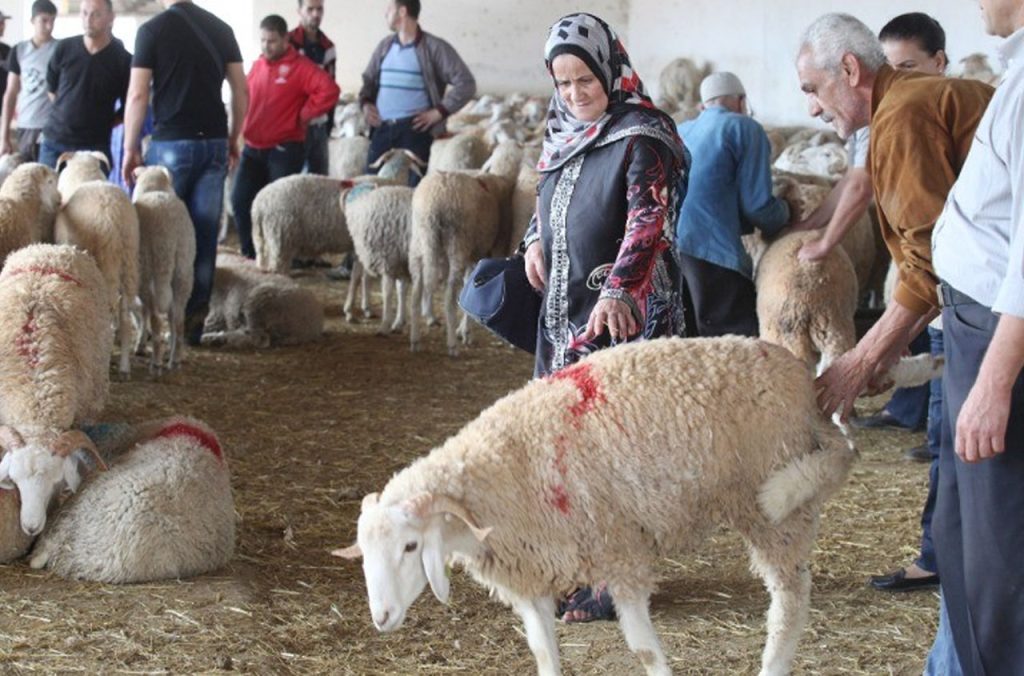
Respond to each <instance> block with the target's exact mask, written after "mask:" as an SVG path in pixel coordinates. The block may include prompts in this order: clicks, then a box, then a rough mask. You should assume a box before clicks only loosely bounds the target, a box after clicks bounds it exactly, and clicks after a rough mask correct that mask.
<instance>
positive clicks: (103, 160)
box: [89, 150, 110, 174]
mask: <svg viewBox="0 0 1024 676" xmlns="http://www.w3.org/2000/svg"><path fill="white" fill-rule="evenodd" d="M89 154H90V155H92V156H93V157H95V158H96V160H97V161H98V162H99V163H100V166H102V167H103V173H105V174H109V173H110V160H108V159H107V156H106V155H105V154H103V153H101V152H100V151H98V150H93V151H92V152H91V153H89Z"/></svg>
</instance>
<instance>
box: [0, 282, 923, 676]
mask: <svg viewBox="0 0 1024 676" xmlns="http://www.w3.org/2000/svg"><path fill="white" fill-rule="evenodd" d="M302 281H303V283H304V284H308V285H309V286H310V287H311V288H314V289H315V290H316V291H317V293H318V294H320V295H321V296H322V297H323V298H324V299H325V300H326V301H327V302H329V306H328V314H329V317H328V319H329V321H328V327H327V333H326V335H325V337H324V339H323V340H322V341H320V342H319V343H317V344H314V345H312V346H306V347H301V348H289V349H274V350H268V351H260V352H255V351H245V352H239V351H234V352H232V351H216V350H205V349H204V350H194V351H192V353H191V355H190V357H189V361H188V363H187V365H186V366H185V367H184V369H183V370H181V371H179V372H177V373H174V374H172V375H170V376H167V377H165V378H164V379H163V380H161V381H159V382H156V381H153V380H152V379H150V378H149V377H147V376H146V375H145V367H144V365H143V364H142V363H141V362H137V363H136V364H135V379H134V380H133V381H132V382H130V383H115V384H114V385H113V386H112V393H111V399H110V402H109V405H108V408H107V411H106V414H105V418H106V420H110V421H142V420H147V419H152V418H157V417H163V416H167V415H171V414H188V415H192V416H195V417H198V418H200V419H203V420H205V421H207V422H208V423H209V424H210V425H211V426H213V427H214V429H216V430H217V432H218V433H219V435H220V438H221V441H222V443H223V444H224V446H225V449H226V451H227V453H228V457H229V459H230V463H231V468H232V475H233V485H234V492H235V500H236V505H237V512H238V518H239V521H238V523H239V527H238V545H237V555H236V557H235V560H234V562H233V563H232V564H231V565H229V566H228V567H227V568H225V569H224V570H221V571H219V572H218V573H217V574H215V575H210V576H206V577H202V578H199V579H193V580H185V581H173V582H163V583H158V584H147V585H137V586H124V587H117V586H106V585H99V584H91V583H76V582H68V581H65V580H62V579H60V578H57V577H55V576H52V575H50V574H48V573H46V572H37V571H33V570H31V569H30V568H28V566H27V564H26V563H25V562H24V561H21V562H16V563H13V564H11V565H8V566H3V567H0V673H4V674H23V673H88V674H100V673H102V674H163V673H174V674H184V673H222V672H229V671H234V672H240V673H253V674H412V673H419V674H511V673H519V674H525V673H530V672H531V671H532V670H533V668H534V667H533V660H532V658H531V656H530V653H529V650H528V649H527V646H526V642H525V639H524V637H523V634H522V631H521V629H520V626H519V623H518V621H517V619H516V617H515V616H514V614H513V613H512V611H511V610H509V609H507V608H504V607H503V606H501V605H499V604H498V603H496V602H493V601H490V600H489V599H488V598H487V595H486V593H485V592H484V591H483V590H482V589H481V588H480V587H478V586H477V585H476V584H475V583H473V582H472V581H471V580H470V579H469V578H468V577H466V576H464V575H462V574H458V573H457V574H456V575H455V579H454V580H453V585H452V589H453V593H452V602H451V604H450V606H448V607H444V606H441V605H440V604H438V603H437V602H436V601H435V600H434V599H433V597H432V596H431V595H430V593H429V592H426V593H425V594H424V595H423V596H422V597H421V598H420V599H419V600H418V601H417V603H416V604H415V605H414V606H413V608H412V609H411V610H410V613H409V616H408V619H407V622H406V625H405V626H404V627H403V628H402V630H401V631H399V632H397V633H395V634H391V635H379V634H377V632H376V631H375V630H374V628H373V626H372V625H371V623H370V618H369V613H368V610H367V606H366V598H365V590H364V585H363V580H362V570H361V568H360V567H359V565H357V564H353V563H349V562H344V561H341V560H339V559H335V558H333V557H331V556H330V555H329V552H330V550H331V549H332V548H335V547H337V546H339V545H347V544H349V543H350V542H351V540H352V539H353V536H354V528H355V520H356V517H357V514H358V510H359V502H360V499H361V497H362V496H363V495H364V494H365V493H368V492H371V491H374V490H378V489H380V488H381V487H382V486H383V485H384V483H385V482H386V481H387V479H388V478H389V477H390V476H391V474H392V473H393V472H394V471H396V470H397V469H399V468H401V467H403V466H405V465H406V464H408V463H409V462H410V461H411V460H412V459H414V458H416V457H418V456H420V455H422V454H424V453H426V452H427V451H429V450H430V449H431V448H432V447H433V446H434V445H436V444H439V443H440V442H441V441H443V440H444V439H445V438H447V437H448V436H450V435H451V434H453V433H454V432H456V431H457V430H458V429H459V428H460V427H461V426H462V425H463V424H464V423H465V422H467V421H469V420H471V419H472V418H473V417H474V416H475V415H476V414H477V413H478V412H479V411H480V410H481V409H483V408H484V407H486V406H487V405H488V404H490V403H491V402H492V401H494V400H495V399H496V398H498V397H500V396H501V395H503V394H505V393H506V392H508V391H509V390H511V389H514V388H516V387H518V386H520V385H521V384H523V383H524V382H525V381H526V380H527V378H528V377H529V376H530V373H531V359H530V357H529V356H527V355H525V354H523V353H516V352H513V351H512V350H511V349H509V348H506V347H503V346H501V345H500V344H498V343H497V342H496V341H495V340H493V339H490V338H487V337H484V335H483V331H482V330H478V332H477V334H476V335H477V339H478V340H477V344H476V345H475V346H473V347H472V348H470V349H468V350H466V351H465V352H464V353H463V355H462V356H461V357H460V358H459V359H457V360H452V359H450V358H448V357H447V356H445V355H444V350H443V341H442V338H441V336H440V335H439V332H438V330H437V329H432V330H431V332H430V333H429V334H428V336H427V344H426V349H425V351H424V352H421V353H418V354H411V353H410V352H409V351H408V348H407V343H406V340H405V338H404V337H390V338H379V337H376V336H375V335H374V329H375V326H376V323H375V320H374V321H371V322H367V323H363V324H359V325H348V324H345V323H344V322H343V320H342V319H341V318H340V316H339V315H340V312H339V309H338V307H339V303H340V300H341V298H342V292H343V290H344V285H343V284H339V283H334V282H326V281H324V280H323V278H322V276H320V275H319V274H318V273H312V274H309V275H307V276H305V277H304V278H303V280H302ZM880 403H881V402H878V401H872V402H868V404H869V405H868V406H867V408H870V405H871V404H874V405H880ZM921 436H922V435H914V434H902V433H893V432H888V433H886V432H880V433H862V434H861V435H860V436H859V437H858V445H859V447H860V450H861V453H862V458H861V460H860V462H859V464H858V465H857V466H856V468H855V470H854V473H853V476H852V479H851V481H850V483H849V485H848V486H847V487H846V488H845V489H844V490H843V492H842V493H841V494H840V495H839V496H838V498H837V499H836V500H834V501H833V502H832V503H831V505H830V506H829V508H828V510H827V512H826V514H825V517H824V522H823V527H822V534H821V537H820V538H819V542H818V551H817V553H816V555H815V559H814V592H813V610H812V614H811V621H810V625H809V627H808V630H807V631H806V633H805V635H804V637H803V640H802V642H801V644H800V648H799V652H798V657H797V662H796V673H799V674H889V673H892V674H913V673H920V668H921V666H922V663H923V659H924V655H925V653H926V651H927V648H928V646H929V645H930V640H931V637H932V635H933V632H934V627H935V620H936V608H937V599H936V596H935V595H934V594H933V593H930V592H925V593H916V594H910V595H889V594H883V593H878V592H875V591H872V590H870V589H869V588H868V587H867V585H866V580H867V578H868V576H869V575H871V574H876V573H881V572H884V571H887V570H889V569H890V568H893V567H895V566H896V565H897V564H902V563H905V562H908V561H909V560H911V559H912V557H913V556H914V554H915V552H916V548H917V543H918V538H919V527H918V524H917V520H918V515H919V512H920V507H921V505H922V503H923V501H924V496H925V491H926V485H927V468H926V466H923V465H918V464H910V463H907V462H906V461H904V460H902V458H901V450H902V449H904V448H906V447H908V446H911V445H915V444H917V443H920V440H921ZM664 570H665V574H666V582H665V584H664V585H663V586H662V587H661V589H660V591H659V592H658V594H657V595H656V596H655V597H654V599H653V601H652V609H653V617H654V621H655V625H656V627H657V629H658V631H659V633H660V635H661V638H662V640H663V642H664V644H665V649H666V652H667V654H668V655H669V656H670V659H671V662H672V664H673V667H674V669H675V671H676V673H680V674H741V673H755V672H756V671H757V668H758V666H759V658H760V651H761V647H762V644H763V640H764V630H763V618H764V613H765V610H766V608H767V603H768V597H767V594H766V593H765V592H764V590H763V588H762V587H761V584H760V582H759V581H758V580H756V579H755V578H754V577H753V576H752V575H751V574H750V572H749V570H748V564H747V557H746V552H745V550H744V548H743V545H742V543H741V542H740V541H739V539H738V538H737V537H735V536H734V535H732V534H730V533H726V532H722V533H718V534H716V535H715V536H714V537H713V538H712V539H711V540H710V541H709V542H708V543H707V545H706V547H705V548H704V549H702V550H701V551H700V552H699V553H698V554H697V555H695V556H689V557H685V558H679V559H678V560H666V561H665V562H664ZM558 634H559V640H560V642H561V646H562V651H563V663H564V667H565V671H566V673H568V674H633V673H641V669H640V668H639V663H638V662H637V661H635V660H634V659H633V657H632V656H631V655H630V654H629V653H628V652H627V651H626V648H625V645H624V643H623V641H622V639H621V636H620V634H619V633H618V630H617V627H616V625H614V624H609V623H598V624H590V625H575V626H559V629H558Z"/></svg>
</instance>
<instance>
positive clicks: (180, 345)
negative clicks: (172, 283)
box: [167, 298, 185, 370]
mask: <svg viewBox="0 0 1024 676" xmlns="http://www.w3.org/2000/svg"><path fill="white" fill-rule="evenodd" d="M167 323H168V324H169V325H170V326H169V331H168V333H170V334H171V335H170V349H169V350H168V352H167V368H168V370H170V369H174V368H177V367H178V366H179V365H180V364H181V359H182V353H183V352H184V351H185V307H184V305H182V304H181V303H180V302H179V300H178V299H177V298H175V299H174V300H173V301H171V308H170V309H169V310H168V311H167Z"/></svg>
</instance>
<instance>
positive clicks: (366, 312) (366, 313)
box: [363, 308, 373, 319]
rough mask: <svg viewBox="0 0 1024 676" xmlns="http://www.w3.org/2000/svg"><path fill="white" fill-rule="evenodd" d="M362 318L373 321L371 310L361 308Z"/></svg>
mask: <svg viewBox="0 0 1024 676" xmlns="http://www.w3.org/2000/svg"><path fill="white" fill-rule="evenodd" d="M363 318H364V319H373V310H371V309H370V308H363Z"/></svg>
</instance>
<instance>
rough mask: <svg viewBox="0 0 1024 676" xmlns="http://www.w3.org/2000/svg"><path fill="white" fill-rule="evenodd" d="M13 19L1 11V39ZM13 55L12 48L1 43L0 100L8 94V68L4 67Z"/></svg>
mask: <svg viewBox="0 0 1024 676" xmlns="http://www.w3.org/2000/svg"><path fill="white" fill-rule="evenodd" d="M10 18H11V15H10V14H4V13H3V12H2V11H0V38H2V37H3V36H4V32H5V31H6V30H7V20H8V19H10ZM10 55H11V46H10V45H9V44H7V43H6V42H0V59H2V60H3V61H2V62H0V100H2V99H3V98H4V94H5V93H6V92H7V67H6V66H5V65H4V64H6V63H7V57H8V56H10Z"/></svg>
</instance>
